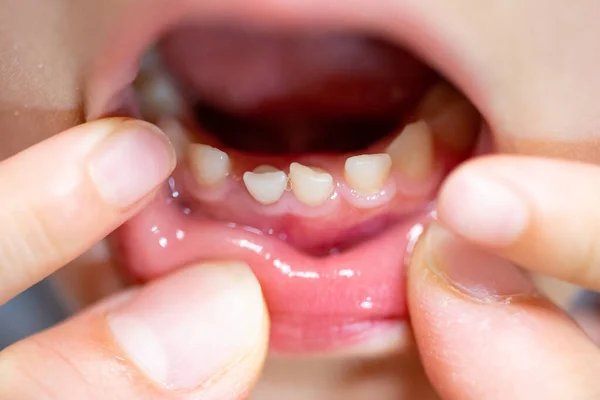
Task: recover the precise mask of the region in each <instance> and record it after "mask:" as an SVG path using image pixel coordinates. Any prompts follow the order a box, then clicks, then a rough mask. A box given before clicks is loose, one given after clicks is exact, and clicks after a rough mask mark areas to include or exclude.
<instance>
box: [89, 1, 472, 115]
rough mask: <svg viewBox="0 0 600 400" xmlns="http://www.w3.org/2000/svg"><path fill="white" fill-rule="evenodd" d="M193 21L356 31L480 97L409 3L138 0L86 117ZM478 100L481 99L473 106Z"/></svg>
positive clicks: (92, 88) (105, 53)
mask: <svg viewBox="0 0 600 400" xmlns="http://www.w3.org/2000/svg"><path fill="white" fill-rule="evenodd" d="M189 21H217V22H221V21H224V22H228V23H243V24H257V25H260V26H261V27H263V28H264V27H277V26H296V27H310V28H312V27H314V28H328V29H343V30H358V31H365V32H368V33H372V34H374V35H378V36H383V37H386V38H387V39H389V40H391V41H392V42H397V43H402V44H403V45H404V46H405V47H407V48H408V49H410V50H412V51H413V52H415V53H417V54H419V55H420V56H421V57H422V58H423V59H424V60H426V61H427V62H429V64H430V65H432V66H434V67H435V68H436V69H438V70H439V71H440V72H441V73H442V74H443V75H445V77H446V78H447V79H448V80H450V81H453V82H455V83H456V84H458V86H459V87H460V89H461V90H462V91H463V92H464V93H466V94H467V95H468V96H469V97H470V98H471V99H475V100H477V99H478V98H479V97H480V96H478V92H479V87H480V86H481V85H480V84H478V76H477V74H476V73H474V72H475V71H474V68H469V66H468V65H467V64H466V60H465V58H464V57H462V52H461V51H460V49H458V48H457V46H456V45H455V44H454V43H453V42H452V41H450V40H449V38H448V37H446V36H445V35H443V34H442V29H439V27H438V26H436V25H434V24H433V23H432V22H431V18H428V15H425V14H423V12H422V9H421V8H417V7H415V6H412V5H411V2H407V1H392V0H380V1H377V2H365V1H354V2H352V3H351V4H350V3H348V2H347V1H346V0H328V1H327V7H323V4H322V2H321V1H319V0H299V1H291V2H290V1H270V0H258V1H254V2H246V1H244V0H220V1H218V2H217V1H198V0H169V1H166V0H141V1H137V2H134V3H133V5H132V6H131V7H130V8H129V9H128V10H127V11H126V12H125V13H123V14H122V16H121V19H120V21H119V22H118V23H117V27H116V29H115V30H113V31H112V32H111V35H110V36H109V38H108V40H107V41H106V43H105V47H104V48H103V49H101V51H100V52H99V53H98V58H97V60H96V61H95V62H94V63H93V66H92V70H91V72H90V74H89V75H88V76H87V79H86V82H85V93H86V96H85V102H86V104H85V108H86V118H87V119H88V120H90V119H96V118H98V117H101V116H104V115H107V114H109V113H111V112H114V111H115V109H116V108H117V107H118V105H116V102H117V103H118V98H119V97H118V96H119V94H120V93H121V92H122V91H123V90H124V89H125V88H127V87H128V86H129V84H130V83H131V82H132V81H133V79H134V78H135V76H136V74H137V70H138V66H139V60H140V59H141V56H142V55H143V53H144V52H145V50H146V49H147V48H148V47H150V46H151V45H152V44H153V43H155V42H156V41H157V40H158V39H159V38H160V36H161V35H162V34H164V33H165V32H166V31H167V30H168V29H169V28H171V27H173V26H176V25H178V24H181V23H184V22H189ZM475 103H476V101H475Z"/></svg>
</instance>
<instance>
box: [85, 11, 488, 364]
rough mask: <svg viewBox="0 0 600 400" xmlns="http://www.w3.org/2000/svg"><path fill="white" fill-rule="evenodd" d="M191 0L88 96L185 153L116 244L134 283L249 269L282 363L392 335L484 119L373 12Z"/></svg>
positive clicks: (124, 55)
mask: <svg viewBox="0 0 600 400" xmlns="http://www.w3.org/2000/svg"><path fill="white" fill-rule="evenodd" d="M194 3H195V2H190V1H178V2H173V4H171V3H169V6H165V4H164V3H160V2H158V1H156V4H157V5H158V4H160V7H157V8H156V9H151V10H148V9H146V10H145V11H143V10H136V14H135V15H136V21H137V22H136V23H135V24H131V23H128V24H125V25H127V27H125V28H123V29H122V30H120V31H119V37H120V38H123V39H122V43H111V46H110V51H108V52H107V54H105V55H104V56H106V57H105V59H104V60H103V61H102V62H100V63H99V67H98V69H97V71H96V74H95V75H93V76H92V80H91V83H90V85H89V88H88V89H89V92H90V94H89V96H88V111H89V118H95V117H98V116H101V115H109V114H112V115H114V114H120V115H130V116H137V117H142V118H144V119H146V120H149V121H151V122H155V123H157V124H158V125H159V126H161V127H162V128H163V130H165V131H166V133H167V134H169V135H170V136H171V138H172V140H173V142H174V143H175V144H176V147H177V148H178V151H179V153H180V154H179V155H180V157H179V165H178V167H177V169H176V171H175V173H174V175H173V177H172V178H171V179H170V180H169V183H168V185H166V186H165V187H164V189H163V190H162V191H161V193H160V194H159V196H158V197H157V198H156V200H155V201H154V202H153V204H152V205H151V206H149V207H148V208H147V209H146V210H144V211H143V212H142V213H141V214H139V215H138V216H136V217H135V218H133V219H132V220H130V221H129V222H128V223H127V224H125V225H124V226H123V227H121V228H120V229H119V230H118V231H117V232H116V233H115V234H114V235H113V239H114V240H113V242H114V243H115V244H116V249H117V251H118V254H119V255H120V257H121V260H122V264H123V273H124V276H125V277H127V278H129V279H133V280H138V281H146V280H150V279H153V278H156V277H157V276H160V275H163V274H165V273H168V272H169V271H172V270H173V269H176V268H180V267H183V266H185V265H189V264H190V263H193V262H198V261H203V260H211V261H213V260H226V259H227V260H241V261H245V262H247V263H248V264H249V265H250V266H251V267H252V269H253V271H254V272H255V274H256V276H257V278H258V280H259V281H260V283H261V286H262V289H263V292H264V295H265V299H266V302H267V306H268V308H269V311H270V315H271V324H272V327H271V344H272V347H273V348H275V349H277V350H280V351H284V352H314V351H327V350H335V349H339V348H344V347H348V346H350V345H353V344H356V343H359V342H362V341H365V340H367V339H369V338H370V337H372V336H373V335H374V334H376V333H378V332H382V331H386V330H387V331H389V330H393V329H396V328H397V327H398V326H399V324H402V321H405V320H406V319H407V313H406V306H405V298H404V297H405V289H404V286H405V282H404V270H405V268H404V260H405V256H406V254H407V251H408V249H409V247H410V245H411V243H412V242H413V241H414V239H415V237H416V236H417V235H418V234H419V233H420V232H421V230H422V227H423V224H425V223H426V222H427V221H428V219H429V218H430V215H431V212H432V209H433V208H432V201H433V199H434V198H435V194H436V192H437V188H438V187H439V185H440V183H441V181H442V180H443V178H444V177H445V176H446V174H447V173H448V172H449V171H450V170H451V169H452V168H454V167H455V166H456V165H457V164H458V163H460V162H461V161H463V160H464V159H466V158H468V157H470V156H471V155H472V154H473V152H474V149H475V148H476V144H477V139H478V136H479V133H480V130H481V118H480V115H479V113H478V112H477V110H476V108H475V107H474V106H473V105H472V104H471V102H470V101H469V100H468V99H467V98H466V97H465V96H464V95H463V94H462V93H461V92H460V91H459V90H458V89H456V88H455V87H454V86H452V85H451V84H449V83H448V82H447V81H446V80H445V79H444V77H443V76H442V75H441V74H440V73H439V72H437V71H436V70H435V69H433V68H431V67H429V66H428V65H427V63H425V62H423V61H421V60H420V59H419V58H418V57H417V56H415V55H414V54H413V53H412V52H411V51H409V50H407V49H405V48H404V47H403V46H401V45H400V44H399V43H398V42H399V41H398V40H392V39H390V35H386V34H385V32H384V29H382V30H381V32H377V31H376V30H374V29H360V28H359V27H358V26H359V25H361V24H359V23H358V22H357V21H359V20H360V17H359V16H358V15H359V14H357V15H356V16H354V17H352V18H354V20H352V19H351V18H341V17H340V16H339V15H338V16H337V17H336V16H335V15H333V14H335V13H334V12H333V11H331V10H329V11H330V12H331V13H332V16H331V18H327V19H325V18H321V19H317V20H316V21H318V23H316V22H315V20H311V19H309V18H308V17H307V15H308V13H306V12H304V14H303V12H301V11H298V12H291V11H290V10H287V11H285V12H284V11H282V10H281V9H277V7H274V6H273V5H270V3H268V2H266V3H265V4H262V3H261V5H262V6H263V7H266V8H264V9H262V11H263V12H264V14H261V15H260V16H258V17H257V16H256V15H255V14H256V12H254V11H250V10H248V9H246V8H247V7H246V8H244V7H242V8H236V7H235V4H234V2H229V3H227V2H225V3H227V4H228V6H222V7H217V6H215V5H213V7H212V8H211V7H208V6H207V7H208V8H206V9H205V8H201V7H200V6H198V5H195V4H194ZM296 6H297V7H300V8H302V7H301V5H296ZM257 7H258V6H257ZM269 7H270V8H269ZM258 8H260V7H258ZM258 8H257V9H258ZM159 10H160V11H164V12H159ZM269 11H270V12H269ZM191 16H194V17H191ZM278 16H279V17H280V18H277V17H278ZM282 16H285V18H284V17H282ZM302 16H304V17H302ZM226 17H227V18H226ZM336 18H337V19H336ZM363 18H366V17H363ZM259 20H260V21H263V20H268V21H270V22H271V23H269V24H257V23H256V22H257V21H259ZM351 20H352V21H354V22H356V23H350V22H348V21H351ZM274 21H275V22H274ZM311 21H312V22H311ZM332 21H334V22H335V21H343V23H342V22H339V23H334V22H332ZM259 26H260V27H259ZM142 51H145V52H146V56H145V57H144V58H142V57H141V53H142ZM110 54H112V56H111V55H110ZM140 60H141V61H140ZM138 64H139V65H138Z"/></svg>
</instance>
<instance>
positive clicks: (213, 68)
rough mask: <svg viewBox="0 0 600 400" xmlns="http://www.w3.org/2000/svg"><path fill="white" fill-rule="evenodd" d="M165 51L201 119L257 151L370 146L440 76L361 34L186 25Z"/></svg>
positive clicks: (225, 140) (228, 139) (232, 143)
mask: <svg viewBox="0 0 600 400" xmlns="http://www.w3.org/2000/svg"><path fill="white" fill-rule="evenodd" d="M159 48H160V51H161V54H162V58H163V62H164V64H165V65H166V67H167V69H168V70H169V71H170V74H171V75H172V76H173V77H174V78H175V80H176V81H177V82H178V83H179V86H180V87H181V88H182V93H183V94H184V96H185V97H186V98H187V100H188V103H189V105H190V106H191V108H192V109H193V111H194V115H195V117H196V123H197V124H198V125H199V126H200V127H201V128H202V129H203V130H204V131H207V132H209V133H210V134H211V135H213V136H215V137H216V138H217V139H218V140H219V141H220V142H221V143H222V144H223V145H225V146H227V147H230V148H235V149H238V150H243V151H248V152H256V153H271V154H298V153H347V152H354V151H359V150H362V149H365V148H367V147H368V146H369V145H370V144H372V143H374V142H376V141H377V140H378V139H381V138H383V137H385V136H387V135H389V134H390V133H392V132H394V131H395V130H396V129H398V128H399V127H400V126H402V125H404V123H405V122H406V121H407V120H408V119H410V117H411V112H412V111H413V110H414V108H415V106H416V104H417V103H418V101H419V100H420V99H421V98H422V96H423V95H424V93H425V91H426V90H427V89H428V88H429V87H430V86H431V85H432V84H433V83H435V82H436V81H437V80H438V79H439V77H438V76H437V74H436V73H435V72H434V71H433V70H431V69H430V68H429V67H428V66H426V65H425V64H424V63H422V62H421V61H419V60H418V59H417V58H416V57H414V56H413V55H412V54H410V53H408V52H407V51H406V50H404V49H402V48H400V47H399V46H397V45H396V44H393V43H390V42H387V41H385V40H381V39H379V38H375V37H370V36H367V35H361V34H356V33H340V32H305V31H302V32H265V31H259V30H256V29H252V30H250V29H244V28H240V27H236V28H233V27H226V26H225V27H223V26H220V27H213V26H210V27H203V26H186V27H181V28H178V29H176V30H174V31H172V32H171V33H169V34H168V35H166V36H165V37H164V38H163V40H162V41H161V43H160V45H159Z"/></svg>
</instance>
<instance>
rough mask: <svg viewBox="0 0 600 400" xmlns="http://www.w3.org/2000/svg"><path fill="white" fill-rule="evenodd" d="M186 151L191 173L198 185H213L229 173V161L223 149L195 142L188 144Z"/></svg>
mask: <svg viewBox="0 0 600 400" xmlns="http://www.w3.org/2000/svg"><path fill="white" fill-rule="evenodd" d="M188 151H189V153H188V154H189V162H190V167H191V170H192V174H193V175H194V178H196V182H198V183H199V184H200V185H215V184H217V183H220V182H222V181H223V180H224V179H225V178H226V177H227V175H229V170H230V168H231V162H230V161H229V156H228V155H227V153H225V152H224V151H221V150H219V149H216V148H214V147H212V146H208V145H205V144H197V143H194V144H190V146H189V150H188Z"/></svg>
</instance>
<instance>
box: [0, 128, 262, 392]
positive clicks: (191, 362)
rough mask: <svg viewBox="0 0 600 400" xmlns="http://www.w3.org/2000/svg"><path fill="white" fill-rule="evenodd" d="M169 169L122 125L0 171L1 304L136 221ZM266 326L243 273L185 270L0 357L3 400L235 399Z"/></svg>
mask: <svg viewBox="0 0 600 400" xmlns="http://www.w3.org/2000/svg"><path fill="white" fill-rule="evenodd" d="M174 166H175V155H174V151H173V149H172V147H171V145H170V143H169V142H168V139H167V138H166V137H165V136H164V135H163V134H162V133H161V132H160V131H159V130H158V128H155V127H154V126H152V125H150V124H148V123H144V122H141V121H134V120H125V119H108V120H102V121H97V122H93V123H89V124H86V125H81V126H78V127H75V128H73V129H70V130H68V131H66V132H64V133H62V134H59V135H56V136H54V137H52V138H51V139H48V140H46V141H45V142H42V143H40V144H38V145H36V146H34V147H32V148H30V149H28V150H26V151H24V152H22V153H20V154H18V155H16V156H14V157H13V158H10V159H8V160H6V161H4V162H2V163H0V204H1V205H2V207H1V208H0V226H2V232H1V233H0V304H2V303H4V302H6V301H7V300H9V299H10V298H11V297H13V296H15V295H16V294H18V293H19V292H21V291H22V290H24V289H25V288H27V287H29V286H31V285H33V284H34V283H36V282H37V281H39V280H41V279H43V278H44V277H46V276H48V275H50V274H51V273H52V272H54V271H55V270H56V269H58V268H60V267H61V266H63V265H64V264H66V263H68V262H69V261H71V260H72V259H74V258H75V257H77V256H78V255H79V254H81V253H82V252H84V251H85V250H86V249H88V248H89V247H91V246H92V245H93V244H94V243H96V242H97V241H99V240H100V239H101V238H103V237H104V236H106V235H107V234H108V233H109V232H111V231H112V230H114V229H115V228H116V227H118V226H119V225H120V224H122V223H123V222H124V221H125V220H127V219H128V218H130V217H131V216H132V215H134V214H135V213H136V212H137V211H138V210H140V209H141V208H142V207H143V206H144V205H145V204H146V203H147V202H148V201H149V200H150V199H151V198H152V195H153V194H154V193H155V192H156V191H157V189H158V186H159V185H160V184H161V183H162V182H163V181H164V180H165V179H166V178H167V177H168V176H169V174H170V173H171V172H172V170H173V168H174ZM266 321H267V314H266V311H265V309H264V305H263V300H262V296H261V292H260V287H259V285H258V283H257V281H256V280H255V278H254V276H253V275H252V273H251V272H250V270H249V268H248V267H247V266H244V265H239V264H235V265H234V264H231V263H229V264H228V265H227V266H226V267H224V266H223V265H219V264H210V265H202V266H191V267H188V268H185V269H182V270H180V271H178V272H177V273H175V274H173V275H171V276H167V277H164V278H162V279H159V280H156V281H154V282H152V283H151V284H148V285H147V286H145V287H140V288H133V289H129V290H127V291H126V292H124V293H121V294H118V295H116V296H114V297H112V298H109V299H106V300H104V301H102V302H100V303H99V304H97V305H95V306H93V307H91V308H90V309H88V310H85V311H83V312H82V313H80V314H79V315H76V316H75V317H73V318H71V319H70V320H68V321H66V322H65V323H63V324H60V325H58V326H56V327H54V328H52V329H49V330H47V331H45V332H42V333H40V334H37V335H35V336H33V337H31V338H28V339H25V340H24V341H22V342H19V343H17V344H15V345H13V346H11V347H9V348H8V349H6V350H4V351H3V352H2V353H0V398H2V399H57V400H58V399H60V400H66V399H76V400H81V399H149V398H152V399H178V400H180V399H192V398H193V399H205V398H207V399H208V398H210V399H213V398H237V397H238V396H242V395H243V394H244V393H245V392H247V391H248V390H249V388H250V387H251V386H252V383H253V381H254V380H255V379H256V377H257V375H258V373H259V370H260V367H261V365H262V362H263V358H264V355H265V351H266V342H267V333H268V328H267V322H266Z"/></svg>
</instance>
